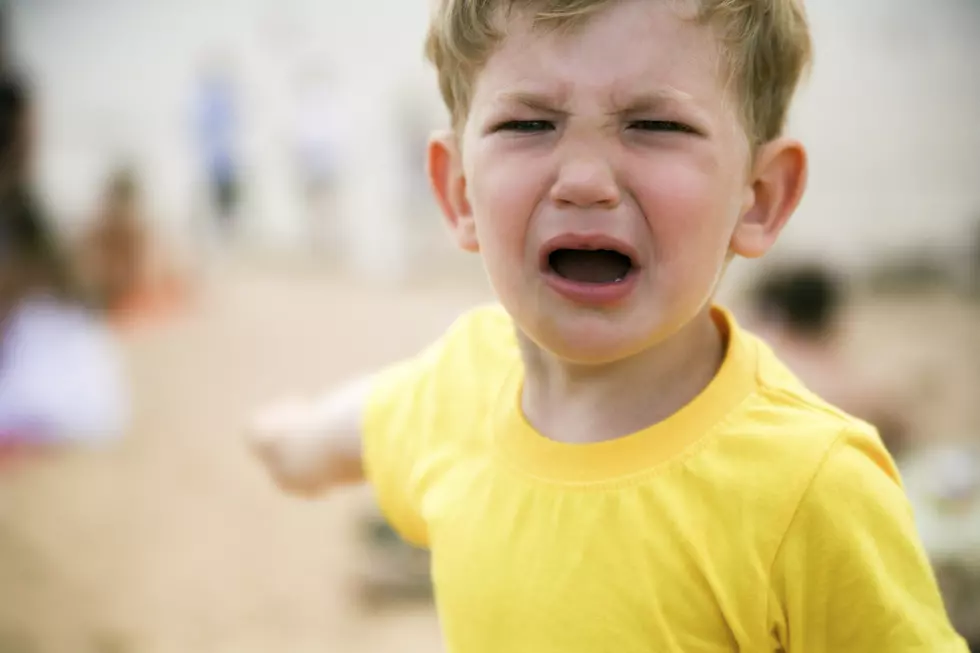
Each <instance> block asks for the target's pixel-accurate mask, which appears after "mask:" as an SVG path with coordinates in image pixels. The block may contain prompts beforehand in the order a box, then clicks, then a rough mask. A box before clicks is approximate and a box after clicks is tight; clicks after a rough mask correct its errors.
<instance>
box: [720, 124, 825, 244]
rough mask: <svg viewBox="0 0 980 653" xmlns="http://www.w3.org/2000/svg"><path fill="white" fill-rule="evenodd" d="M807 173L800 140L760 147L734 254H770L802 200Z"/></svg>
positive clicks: (734, 237) (782, 140)
mask: <svg viewBox="0 0 980 653" xmlns="http://www.w3.org/2000/svg"><path fill="white" fill-rule="evenodd" d="M807 171H808V166H807V155H806V150H805V149H804V147H803V145H802V144H801V143H800V142H799V141H796V140H793V139H789V138H778V139H776V140H774V141H771V142H769V143H766V144H765V145H763V146H762V147H761V148H759V151H758V152H757V154H756V161H755V165H754V167H753V170H752V176H751V177H750V179H749V187H748V188H747V193H746V198H745V203H744V204H743V206H742V213H741V217H740V218H739V221H738V225H737V226H736V227H735V232H734V233H733V234H732V240H731V251H732V253H733V254H737V255H739V256H742V257H745V258H758V257H760V256H762V255H763V254H765V253H766V252H768V251H769V248H771V247H772V246H773V243H775V242H776V238H778V237H779V233H780V232H781V231H782V230H783V227H784V226H786V222H787V221H788V220H789V218H790V216H791V215H793V211H795V210H796V207H797V206H798V205H799V203H800V199H801V198H802V197H803V191H804V190H805V189H806V181H807Z"/></svg>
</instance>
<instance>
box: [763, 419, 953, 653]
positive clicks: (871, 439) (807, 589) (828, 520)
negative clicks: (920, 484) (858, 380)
mask: <svg viewBox="0 0 980 653" xmlns="http://www.w3.org/2000/svg"><path fill="white" fill-rule="evenodd" d="M769 614H770V622H771V625H772V632H773V637H774V639H775V640H776V646H777V647H778V649H777V650H779V649H781V650H783V651H785V652H786V653H812V652H813V651H834V652H835V653H848V652H851V651H853V652H854V653H859V652H860V653H867V652H868V651H876V652H881V653H913V652H914V653H926V652H927V651H928V652H929V653H967V647H966V644H965V642H963V640H962V639H961V638H960V637H959V636H958V635H957V634H956V633H955V632H954V630H953V628H952V626H951V625H950V622H949V618H948V616H947V614H946V610H945V607H944V606H943V601H942V599H941V597H940V594H939V590H938V587H937V583H936V580H935V577H934V575H933V572H932V569H931V567H930V564H929V562H928V559H927V558H926V555H925V553H924V551H923V547H922V545H921V543H920V541H919V537H918V535H917V533H916V529H915V524H914V521H913V515H912V510H911V508H910V506H909V503H908V501H907V499H906V497H905V495H904V492H903V490H902V487H901V482H900V480H899V478H898V473H897V471H896V470H895V466H894V464H893V462H892V460H891V458H890V457H889V456H888V454H887V453H886V452H885V450H884V447H883V446H882V445H881V442H880V440H879V439H878V438H877V437H875V436H874V435H873V434H872V433H848V434H844V435H842V436H841V437H840V438H839V439H838V441H837V442H836V443H835V445H834V446H833V447H832V448H831V449H830V451H829V452H828V454H827V456H826V458H825V460H824V461H823V463H822V465H821V467H820V469H819V470H818V471H817V473H816V475H815V476H814V478H813V481H812V483H811V485H810V487H809V489H808V490H807V492H806V494H805V495H804V496H803V498H802V500H801V502H800V504H799V506H798V509H797V512H796V514H795V516H794V518H793V520H792V522H791V524H790V526H789V529H788V530H787V532H786V534H785V538H784V540H783V542H782V545H781V547H780V549H779V552H778V554H777V556H776V559H775V562H774V565H773V571H772V577H771V596H770V610H769Z"/></svg>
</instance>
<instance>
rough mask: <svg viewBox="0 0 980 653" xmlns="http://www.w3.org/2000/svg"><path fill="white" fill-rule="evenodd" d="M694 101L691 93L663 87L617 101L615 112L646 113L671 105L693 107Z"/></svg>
mask: <svg viewBox="0 0 980 653" xmlns="http://www.w3.org/2000/svg"><path fill="white" fill-rule="evenodd" d="M694 103H695V102H694V96H693V95H691V94H690V93H685V92H684V91H680V90H678V89H676V88H663V89H658V90H656V91H648V92H645V93H640V94H638V95H634V96H632V97H629V98H627V99H626V100H625V101H623V102H615V103H614V104H615V105H616V106H617V108H616V110H615V111H614V113H620V114H631V113H644V112H647V111H655V110H657V109H662V108H663V107H665V106H671V105H681V106H689V107H693V106H694Z"/></svg>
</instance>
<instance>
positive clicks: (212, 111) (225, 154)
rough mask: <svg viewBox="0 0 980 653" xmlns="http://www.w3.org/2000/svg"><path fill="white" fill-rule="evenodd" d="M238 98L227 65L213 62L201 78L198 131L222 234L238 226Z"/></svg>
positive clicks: (225, 235) (230, 233) (213, 209)
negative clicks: (236, 222)
mask: <svg viewBox="0 0 980 653" xmlns="http://www.w3.org/2000/svg"><path fill="white" fill-rule="evenodd" d="M237 110H238V102H237V97H236V94H235V88H234V85H233V83H232V80H231V77H230V75H229V74H228V72H227V70H226V68H225V66H224V65H223V64H221V63H213V64H212V65H211V66H210V67H209V68H208V69H207V70H206V71H205V74H204V76H203V77H202V78H201V81H200V87H199V89H198V97H197V106H196V116H195V118H196V120H195V123H196V131H197V138H198V141H199V146H200V150H201V157H202V158H203V163H204V172H205V175H206V176H207V184H208V199H209V202H210V207H209V208H210V210H211V213H212V214H213V215H214V218H215V220H216V223H217V224H216V227H217V229H218V232H219V236H220V237H221V238H223V239H228V238H230V237H232V236H233V233H234V230H235V221H236V217H237V216H236V214H237V211H238V204H239V202H238V200H239V194H240V189H241V176H240V170H239V161H238V111H237Z"/></svg>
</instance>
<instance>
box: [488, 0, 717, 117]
mask: <svg viewBox="0 0 980 653" xmlns="http://www.w3.org/2000/svg"><path fill="white" fill-rule="evenodd" d="M688 4H689V3H681V2H672V1H668V0H659V1H657V0H624V1H622V2H617V3H612V4H611V5H610V6H609V7H608V8H605V9H603V10H601V11H599V12H597V13H595V14H594V15H592V16H589V17H588V18H586V19H584V22H582V23H580V24H576V25H573V26H568V27H560V28H550V27H542V26H535V25H534V24H533V16H532V15H531V14H530V13H529V12H514V13H513V14H512V15H510V16H509V17H508V18H507V19H506V20H503V21H502V27H503V33H504V37H503V39H502V40H501V42H500V44H499V45H498V47H497V49H496V50H495V52H494V53H493V54H492V55H491V56H490V58H489V59H488V61H487V62H486V64H485V66H484V67H483V69H482V70H481V71H480V73H479V74H478V75H477V77H476V79H475V80H474V82H475V84H474V89H473V91H474V92H473V95H472V101H473V106H474V107H476V105H478V104H480V103H484V104H485V103H492V102H499V101H501V99H505V98H507V97H512V96H513V95H514V94H515V93H521V92H525V91H526V92H530V93H538V94H540V93H543V94H547V95H550V96H552V97H553V98H554V99H556V100H558V101H572V100H573V99H574V98H576V97H586V96H587V97H591V98H593V99H595V100H597V101H603V102H608V103H610V104H628V103H630V102H631V101H632V100H633V99H634V97H635V96H638V95H639V96H661V95H663V96H674V97H678V98H687V99H688V100H690V101H693V102H696V103H698V104H700V105H702V107H705V108H706V107H708V106H713V105H719V104H721V103H722V100H723V96H724V95H725V88H724V86H725V85H724V84H723V79H722V74H721V71H722V66H721V65H720V63H721V58H720V47H719V42H718V39H717V37H716V34H715V32H714V31H713V30H712V29H711V28H710V27H708V26H706V25H703V24H701V23H699V22H697V21H696V20H695V13H694V11H692V10H690V8H687V7H686V5H688Z"/></svg>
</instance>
